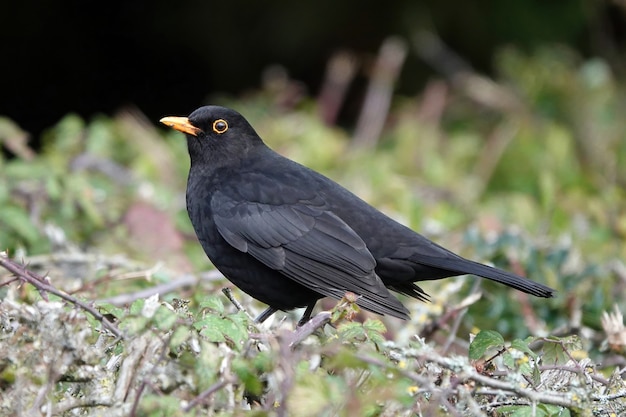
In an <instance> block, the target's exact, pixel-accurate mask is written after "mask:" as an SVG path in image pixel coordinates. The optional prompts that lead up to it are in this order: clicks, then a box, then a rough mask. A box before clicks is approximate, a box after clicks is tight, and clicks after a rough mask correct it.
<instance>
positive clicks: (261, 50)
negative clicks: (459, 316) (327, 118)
mask: <svg viewBox="0 0 626 417" xmlns="http://www.w3.org/2000/svg"><path fill="white" fill-rule="evenodd" d="M2 9H3V12H2V14H3V17H4V19H3V23H2V25H0V34H1V35H0V36H1V39H2V49H3V54H2V56H3V59H2V61H3V63H2V69H3V71H4V75H3V76H2V77H0V83H1V85H0V88H1V94H0V114H3V115H6V116H9V117H10V118H12V119H13V120H15V121H16V122H17V123H18V124H20V125H21V127H22V128H24V129H25V130H27V131H29V132H30V133H31V134H32V135H33V136H35V137H37V136H38V134H39V133H40V131H41V130H42V129H44V128H46V127H49V126H51V125H53V124H54V123H56V122H57V121H58V120H59V119H60V118H61V117H62V116H63V115H65V114H67V113H68V112H75V113H77V114H79V115H81V116H83V117H86V118H89V117H91V116H92V115H94V114H97V113H106V114H111V113H112V112H115V111H116V110H117V109H119V108H121V107H123V106H126V105H134V106H136V107H138V108H139V109H140V110H141V111H143V112H144V113H145V114H146V115H147V116H148V117H149V118H150V119H151V120H158V118H160V117H161V116H163V115H166V114H186V113H188V112H190V111H191V110H193V109H194V108H196V107H197V106H198V105H199V104H201V103H203V102H204V101H206V100H207V98H208V97H210V96H211V95H213V94H216V93H226V94H231V95H234V96H237V95H240V94H242V93H245V92H246V91H248V90H250V89H254V88H257V87H258V86H259V85H260V84H261V74H263V71H264V70H265V69H266V68H268V67H269V66H271V65H274V64H279V65H281V66H282V67H284V68H285V69H286V70H287V71H288V73H289V76H290V77H291V78H292V79H295V80H299V81H301V82H302V83H303V84H302V85H303V86H304V88H305V89H306V92H307V93H308V94H310V95H313V96H315V95H316V94H317V92H318V90H319V88H320V82H321V80H322V77H323V76H324V70H325V66H326V64H327V62H328V60H329V58H330V57H331V56H332V55H333V54H334V53H336V52H337V51H339V50H346V51H350V52H351V53H353V54H354V56H356V57H357V58H358V59H359V61H360V62H361V65H360V69H359V74H358V75H357V76H356V78H355V82H354V83H353V84H352V86H351V89H350V92H349V95H348V101H347V103H346V105H345V110H344V111H343V112H342V114H341V116H340V117H342V118H343V119H344V120H345V122H346V123H347V124H349V123H350V117H351V114H350V109H351V107H355V104H354V103H357V102H358V101H359V98H360V96H361V94H362V89H363V86H364V85H365V79H366V78H367V69H368V62H369V61H371V60H373V59H374V58H375V56H376V53H377V50H378V48H379V47H380V45H381V43H382V42H383V40H384V39H385V38H386V37H388V36H389V35H397V36H399V37H401V38H403V39H405V40H406V41H407V45H408V55H407V57H406V62H405V63H404V65H403V66H402V73H401V76H400V78H399V81H398V84H397V90H396V91H397V92H398V93H399V94H403V95H414V94H417V93H419V91H420V90H421V88H422V87H423V86H424V85H425V83H426V82H427V80H428V79H430V78H432V77H433V76H440V74H438V72H437V69H436V68H432V67H431V66H430V65H429V64H428V63H426V62H425V61H424V60H423V59H422V58H420V56H419V54H417V53H416V51H415V47H414V42H413V39H414V37H415V36H416V34H417V33H418V32H419V31H421V30H427V31H430V32H432V33H436V34H437V35H438V36H439V37H440V39H441V40H442V41H443V42H444V43H445V44H446V45H447V46H448V47H449V48H450V50H452V51H455V53H457V54H458V55H459V56H460V57H462V58H463V59H464V61H465V63H467V64H469V65H471V67H473V68H474V69H476V70H478V71H480V72H484V73H487V74H489V73H490V72H491V71H492V65H493V55H494V51H496V50H497V49H498V48H499V47H502V46H506V45H509V44H514V45H515V46H516V47H518V48H520V49H522V50H532V49H533V48H535V47H537V46H538V45H541V44H547V43H548V44H549V43H560V44H565V45H567V46H569V47H571V48H573V49H574V50H576V51H578V52H579V53H580V54H581V56H583V57H585V56H596V57H602V58H604V59H605V60H606V61H607V62H609V63H610V65H611V66H612V67H613V70H614V71H615V72H616V73H617V74H621V73H623V64H624V46H623V45H624V44H623V40H624V34H625V28H626V25H625V19H624V16H625V15H624V10H625V9H624V7H620V3H619V1H617V0H616V1H614V2H611V1H601V0H597V1H582V0H576V1H563V0H561V1H556V0H555V1H550V2H546V1H540V0H509V1H506V2H503V1H495V0H468V1H463V2H459V1H452V0H437V1H433V0H422V1H395V2H380V1H370V0H360V1H354V0H349V1H340V2H338V1H331V0H321V1H316V2H288V1H276V0H275V1H265V2H258V1H252V0H249V1H246V0H234V1H228V2H215V1H198V0H193V1H187V2H178V3H175V2H171V1H163V0H157V1H115V0H112V1H108V2H105V3H102V2H93V1H67V2H57V1H51V0H48V1H21V2H5V4H3V7H2ZM351 103H353V104H351Z"/></svg>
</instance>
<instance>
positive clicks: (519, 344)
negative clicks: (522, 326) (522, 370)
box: [511, 339, 537, 359]
mask: <svg viewBox="0 0 626 417" xmlns="http://www.w3.org/2000/svg"><path fill="white" fill-rule="evenodd" d="M511 347H512V348H513V349H517V350H519V351H520V352H524V353H526V354H527V355H528V356H530V357H531V358H533V359H537V354H536V353H535V352H533V351H532V350H531V349H530V347H529V346H528V343H527V342H525V341H523V340H522V339H515V340H513V341H512V342H511Z"/></svg>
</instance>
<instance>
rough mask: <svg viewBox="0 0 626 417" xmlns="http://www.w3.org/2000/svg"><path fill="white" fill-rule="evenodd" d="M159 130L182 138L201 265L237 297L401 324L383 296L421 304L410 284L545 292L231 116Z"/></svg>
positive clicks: (171, 121) (204, 115)
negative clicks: (472, 283) (459, 250)
mask: <svg viewBox="0 0 626 417" xmlns="http://www.w3.org/2000/svg"><path fill="white" fill-rule="evenodd" d="M161 122H162V123H163V124H165V125H167V126H169V127H171V128H173V129H176V130H178V131H181V132H184V133H185V134H186V137H187V146H188V149H189V155H190V157H191V168H190V170H189V177H188V182H187V212H188V214H189V218H190V219H191V223H192V225H193V227H194V230H195V232H196V235H197V236H198V239H199V240H200V243H201V245H202V247H203V249H204V251H205V252H206V254H207V256H208V257H209V259H210V260H211V261H212V262H213V264H214V265H215V266H216V267H217V269H219V270H220V271H221V272H222V273H223V274H224V276H225V277H226V278H228V279H229V280H230V281H231V282H232V283H233V284H235V285H236V286H237V287H239V288H240V289H241V290H243V291H244V292H246V293H247V294H249V295H250V296H252V297H253V298H256V299H257V300H259V301H261V302H263V303H265V304H267V305H268V306H269V307H268V308H267V309H266V310H265V311H264V312H263V313H261V314H260V315H259V317H257V321H258V322H263V321H264V320H265V319H267V318H268V317H269V316H271V315H272V314H273V313H275V312H276V311H277V310H291V309H294V308H298V307H307V308H306V310H305V313H304V316H303V319H302V320H301V322H304V321H306V320H308V319H309V318H310V315H311V312H312V309H313V307H314V306H315V303H316V302H317V300H318V299H320V298H322V297H325V296H328V297H332V298H335V299H341V298H342V297H343V296H344V295H345V294H346V292H348V291H349V292H352V293H354V294H356V295H357V296H358V298H357V301H356V303H357V304H358V305H359V306H360V307H362V308H364V309H365V310H369V311H372V312H375V313H378V314H382V315H385V314H388V315H390V316H393V317H398V318H400V319H408V318H409V311H408V310H407V308H406V307H405V306H404V305H403V304H402V303H401V302H400V301H399V300H398V299H397V298H396V297H395V296H394V295H393V294H391V292H390V291H389V290H392V291H395V292H398V293H402V294H405V295H407V296H410V297H413V298H416V299H419V300H423V301H426V300H427V299H428V295H427V294H426V293H425V292H424V291H423V290H422V289H421V288H420V287H418V286H417V285H416V284H415V282H416V281H425V280H436V279H441V278H446V277H452V276H457V275H463V274H474V275H477V276H481V277H483V278H487V279H490V280H492V281H496V282H500V283H502V284H505V285H508V286H510V287H513V288H515V289H518V290H520V291H523V292H526V293H528V294H532V295H535V296H537V297H552V296H553V292H554V290H553V289H551V288H549V287H547V286H545V285H542V284H539V283H537V282H534V281H531V280H529V279H527V278H523V277H521V276H518V275H515V274H512V273H510V272H507V271H504V270H501V269H498V268H492V267H489V266H486V265H483V264H480V263H477V262H473V261H470V260H467V259H464V258H462V257H460V256H459V255H456V254H454V253H452V252H450V251H449V250H447V249H445V248H443V247H441V246H439V245H437V244H436V243H434V242H432V241H430V240H428V239H427V238H425V237H424V236H422V235H420V234H418V233H416V232H414V231H413V230H411V229H409V228H408V227H405V226H403V225H402V224H400V223H398V222H396V221H394V220H392V219H391V218H389V217H387V216H386V215H384V214H383V213H381V212H380V211H378V210H376V209H375V208H374V207H372V206H370V205H369V204H368V203H366V202H365V201H363V200H361V199H360V198H359V197H357V196H356V195H354V194H352V193H351V192H350V191H348V190H347V189H345V188H343V187H342V186H340V185H339V184H337V183H335V182H334V181H332V180H330V179H329V178H327V177H325V176H323V175H322V174H319V173H317V172H315V171H313V170H311V169H309V168H307V167H305V166H302V165H300V164H298V163H296V162H294V161H291V160H289V159H287V158H285V157H283V156H281V155H279V154H278V153H276V152H274V151H273V150H272V149H270V148H269V147H268V146H267V145H265V143H264V142H263V140H262V139H261V138H260V137H259V135H258V134H257V133H256V131H255V130H254V129H253V128H252V126H251V125H250V124H249V123H248V121H247V120H246V119H245V118H244V117H243V116H242V115H241V114H239V113H237V112H236V111H234V110H231V109H228V108H224V107H218V106H205V107H201V108H199V109H197V110H195V111H194V112H193V113H191V114H190V115H189V117H164V118H163V119H161Z"/></svg>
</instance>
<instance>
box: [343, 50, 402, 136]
mask: <svg viewBox="0 0 626 417" xmlns="http://www.w3.org/2000/svg"><path fill="white" fill-rule="evenodd" d="M407 49H408V48H407V45H406V43H405V42H404V41H403V40H401V39H398V38H388V39H385V41H384V42H383V44H382V46H381V47H380V52H379V54H378V60H377V61H376V64H375V65H374V68H373V71H372V76H371V79H370V82H369V85H368V87H367V93H366V94H365V100H364V102H363V109H362V110H361V114H360V115H359V120H358V121H357V124H356V131H355V134H354V139H353V142H352V144H353V145H354V146H360V147H365V148H368V147H373V146H374V145H376V142H377V141H378V139H379V138H380V134H381V133H382V131H383V127H384V126H385V121H386V120H387V114H388V113H389V107H390V105H391V96H392V94H393V87H394V83H395V82H396V80H397V79H398V76H399V75H400V70H401V69H402V65H403V64H404V60H405V58H406V55H407Z"/></svg>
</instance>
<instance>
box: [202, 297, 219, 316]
mask: <svg viewBox="0 0 626 417" xmlns="http://www.w3.org/2000/svg"><path fill="white" fill-rule="evenodd" d="M199 307H200V310H204V309H208V310H210V311H212V312H214V313H217V314H224V303H223V302H222V298H221V297H215V296H213V297H207V298H205V299H203V300H202V301H200V305H199Z"/></svg>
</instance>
